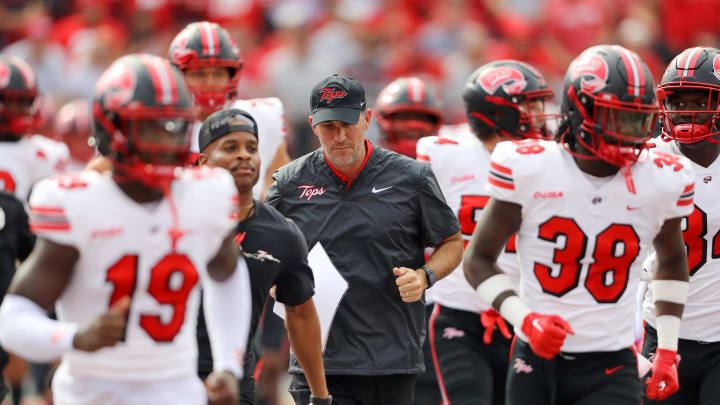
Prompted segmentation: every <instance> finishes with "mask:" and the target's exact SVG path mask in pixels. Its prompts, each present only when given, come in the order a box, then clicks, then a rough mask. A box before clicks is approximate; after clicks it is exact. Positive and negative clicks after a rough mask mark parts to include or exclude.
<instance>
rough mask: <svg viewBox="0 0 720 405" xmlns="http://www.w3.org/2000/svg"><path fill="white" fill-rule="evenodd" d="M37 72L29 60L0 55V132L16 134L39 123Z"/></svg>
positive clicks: (35, 126)
mask: <svg viewBox="0 0 720 405" xmlns="http://www.w3.org/2000/svg"><path fill="white" fill-rule="evenodd" d="M37 95H38V90H37V75H36V74H35V70H34V69H33V68H32V66H30V64H29V63H27V62H26V61H24V60H23V59H20V58H18V57H16V56H11V55H0V133H4V134H10V135H13V136H15V137H20V136H22V135H26V134H29V133H31V132H32V131H33V130H34V129H35V128H37V127H38V126H39V125H40V115H39V114H38V111H39V109H38V103H37Z"/></svg>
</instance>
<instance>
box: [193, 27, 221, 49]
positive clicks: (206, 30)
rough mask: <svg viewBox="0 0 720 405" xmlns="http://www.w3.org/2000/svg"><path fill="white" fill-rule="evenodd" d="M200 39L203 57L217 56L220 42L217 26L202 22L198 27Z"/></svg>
mask: <svg viewBox="0 0 720 405" xmlns="http://www.w3.org/2000/svg"><path fill="white" fill-rule="evenodd" d="M198 29H199V30H200V37H201V38H202V47H203V55H217V54H219V53H220V40H219V38H218V37H219V35H218V29H217V25H216V24H213V23H210V22H207V21H205V22H202V23H200V25H199V26H198Z"/></svg>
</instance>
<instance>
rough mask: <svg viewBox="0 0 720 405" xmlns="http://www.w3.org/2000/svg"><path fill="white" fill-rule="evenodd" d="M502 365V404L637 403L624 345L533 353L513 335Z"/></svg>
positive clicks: (631, 359)
mask: <svg viewBox="0 0 720 405" xmlns="http://www.w3.org/2000/svg"><path fill="white" fill-rule="evenodd" d="M511 352H512V355H511V357H510V367H509V369H508V380H507V389H506V391H505V393H506V396H507V404H508V405H528V404H533V405H640V403H641V402H640V401H641V396H642V389H643V387H642V384H641V383H640V379H639V378H638V372H637V360H636V359H635V354H634V353H633V352H632V350H630V348H627V349H623V350H618V351H616V352H586V353H560V354H558V355H556V356H555V357H553V358H552V359H550V360H546V359H543V358H541V357H538V356H537V355H536V354H535V353H534V352H533V351H532V349H531V348H530V345H529V344H527V343H525V342H524V341H522V340H521V339H515V341H514V343H513V347H512V349H511Z"/></svg>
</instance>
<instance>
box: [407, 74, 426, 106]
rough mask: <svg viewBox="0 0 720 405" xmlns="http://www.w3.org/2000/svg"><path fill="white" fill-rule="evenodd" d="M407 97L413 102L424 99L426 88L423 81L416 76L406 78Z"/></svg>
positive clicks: (420, 101) (419, 101)
mask: <svg viewBox="0 0 720 405" xmlns="http://www.w3.org/2000/svg"><path fill="white" fill-rule="evenodd" d="M407 91H408V99H410V101H412V102H414V103H422V102H423V101H425V97H426V95H425V94H426V90H425V83H423V81H422V80H420V79H418V78H417V77H411V78H409V79H407Z"/></svg>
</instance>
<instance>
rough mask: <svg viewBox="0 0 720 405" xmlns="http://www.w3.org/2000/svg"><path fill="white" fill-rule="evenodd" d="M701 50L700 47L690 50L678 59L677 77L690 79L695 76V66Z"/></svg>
mask: <svg viewBox="0 0 720 405" xmlns="http://www.w3.org/2000/svg"><path fill="white" fill-rule="evenodd" d="M703 49H704V48H702V47H695V48H690V49H688V50H686V51H685V52H683V54H682V55H680V56H679V57H678V63H677V69H678V76H680V77H692V76H693V75H694V74H695V65H696V64H697V60H698V58H699V57H700V55H701V54H702V50H703Z"/></svg>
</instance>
